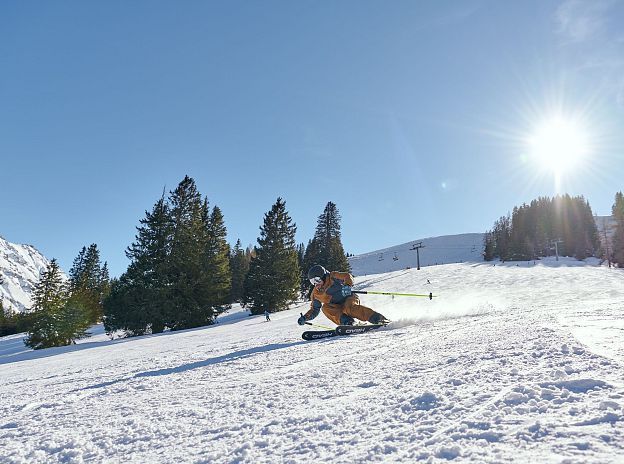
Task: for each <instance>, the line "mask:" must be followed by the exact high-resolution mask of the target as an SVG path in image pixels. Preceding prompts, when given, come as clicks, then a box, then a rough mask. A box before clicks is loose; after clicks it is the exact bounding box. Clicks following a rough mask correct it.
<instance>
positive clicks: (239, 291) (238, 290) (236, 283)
mask: <svg viewBox="0 0 624 464" xmlns="http://www.w3.org/2000/svg"><path fill="white" fill-rule="evenodd" d="M248 270H249V259H247V256H246V254H245V251H244V250H243V248H242V246H241V241H240V239H238V240H237V241H236V245H234V249H233V250H232V253H231V255H230V273H231V275H232V287H231V292H230V301H231V302H232V303H234V302H240V301H242V299H243V295H244V288H245V287H244V285H245V276H246V275H247V271H248Z"/></svg>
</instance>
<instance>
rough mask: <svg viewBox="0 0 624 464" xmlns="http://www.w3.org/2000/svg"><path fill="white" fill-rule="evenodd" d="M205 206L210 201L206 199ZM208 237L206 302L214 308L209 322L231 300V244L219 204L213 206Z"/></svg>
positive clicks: (205, 260) (205, 264) (205, 265)
mask: <svg viewBox="0 0 624 464" xmlns="http://www.w3.org/2000/svg"><path fill="white" fill-rule="evenodd" d="M205 208H206V209H207V208H208V202H207V200H206V201H205ZM207 225H208V229H207V233H208V237H207V244H206V251H205V258H204V267H205V273H206V277H207V279H208V280H207V283H208V300H207V302H206V304H207V305H208V306H209V307H210V309H211V310H212V314H211V315H209V322H210V323H212V322H214V320H215V318H216V317H217V316H218V315H219V314H220V313H221V312H223V311H224V309H226V308H227V305H228V303H229V302H230V301H229V299H230V291H231V288H232V276H231V274H230V258H229V257H230V246H229V245H228V243H227V230H226V228H225V223H224V221H223V214H222V213H221V209H220V208H219V207H218V206H215V207H213V208H212V213H211V214H210V218H209V220H208V224H207Z"/></svg>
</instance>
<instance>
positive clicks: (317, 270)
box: [308, 264, 329, 280]
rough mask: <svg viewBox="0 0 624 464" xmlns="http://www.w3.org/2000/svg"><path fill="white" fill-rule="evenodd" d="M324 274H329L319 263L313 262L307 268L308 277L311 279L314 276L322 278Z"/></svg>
mask: <svg viewBox="0 0 624 464" xmlns="http://www.w3.org/2000/svg"><path fill="white" fill-rule="evenodd" d="M326 274H329V272H327V269H325V268H324V267H323V266H321V265H320V264H315V265H314V266H312V267H311V268H310V269H309V270H308V279H310V280H311V279H314V278H315V277H319V278H321V279H324V278H325V275H326Z"/></svg>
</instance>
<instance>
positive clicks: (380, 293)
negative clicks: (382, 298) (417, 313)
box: [351, 290, 437, 300]
mask: <svg viewBox="0 0 624 464" xmlns="http://www.w3.org/2000/svg"><path fill="white" fill-rule="evenodd" d="M351 293H361V294H364V295H390V296H419V297H424V298H429V299H430V300H432V299H433V298H434V297H437V295H434V294H432V293H429V294H428V295H427V294H420V293H396V292H371V291H367V290H351Z"/></svg>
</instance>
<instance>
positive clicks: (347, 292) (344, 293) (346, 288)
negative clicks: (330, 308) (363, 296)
mask: <svg viewBox="0 0 624 464" xmlns="http://www.w3.org/2000/svg"><path fill="white" fill-rule="evenodd" d="M349 295H351V287H349V286H348V285H345V286H344V287H342V296H349Z"/></svg>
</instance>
